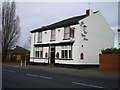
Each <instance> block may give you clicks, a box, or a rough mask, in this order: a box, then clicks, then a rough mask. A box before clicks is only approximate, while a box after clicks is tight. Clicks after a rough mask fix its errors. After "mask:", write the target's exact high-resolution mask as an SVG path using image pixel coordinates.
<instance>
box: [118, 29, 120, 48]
mask: <svg viewBox="0 0 120 90" xmlns="http://www.w3.org/2000/svg"><path fill="white" fill-rule="evenodd" d="M118 48H120V29H118Z"/></svg>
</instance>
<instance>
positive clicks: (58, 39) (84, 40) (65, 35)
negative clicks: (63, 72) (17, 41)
mask: <svg viewBox="0 0 120 90" xmlns="http://www.w3.org/2000/svg"><path fill="white" fill-rule="evenodd" d="M31 33H32V38H31V50H30V62H31V63H49V64H55V63H56V64H69V65H98V64H99V54H100V53H101V50H102V49H104V48H109V47H114V33H113V32H112V30H111V28H110V26H109V25H108V23H107V22H106V20H105V18H104V17H103V15H102V14H101V13H100V11H96V12H93V11H91V10H86V14H85V15H81V16H75V17H72V18H68V19H65V20H62V21H59V22H56V23H53V24H51V25H48V26H43V27H41V28H38V29H35V30H32V31H31Z"/></svg>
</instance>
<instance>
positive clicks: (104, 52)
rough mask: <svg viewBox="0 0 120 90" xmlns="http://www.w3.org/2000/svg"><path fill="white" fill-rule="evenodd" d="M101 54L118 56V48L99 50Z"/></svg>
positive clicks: (119, 52)
mask: <svg viewBox="0 0 120 90" xmlns="http://www.w3.org/2000/svg"><path fill="white" fill-rule="evenodd" d="M101 52H102V54H120V48H119V49H117V48H107V49H104V50H101Z"/></svg>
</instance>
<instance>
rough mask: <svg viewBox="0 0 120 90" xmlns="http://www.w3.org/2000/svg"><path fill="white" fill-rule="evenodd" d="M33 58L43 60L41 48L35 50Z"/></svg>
mask: <svg viewBox="0 0 120 90" xmlns="http://www.w3.org/2000/svg"><path fill="white" fill-rule="evenodd" d="M35 58H43V48H42V47H36V48H35Z"/></svg>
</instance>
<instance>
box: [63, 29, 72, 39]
mask: <svg viewBox="0 0 120 90" xmlns="http://www.w3.org/2000/svg"><path fill="white" fill-rule="evenodd" d="M70 38H74V29H73V28H70V27H65V28H64V39H70Z"/></svg>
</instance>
